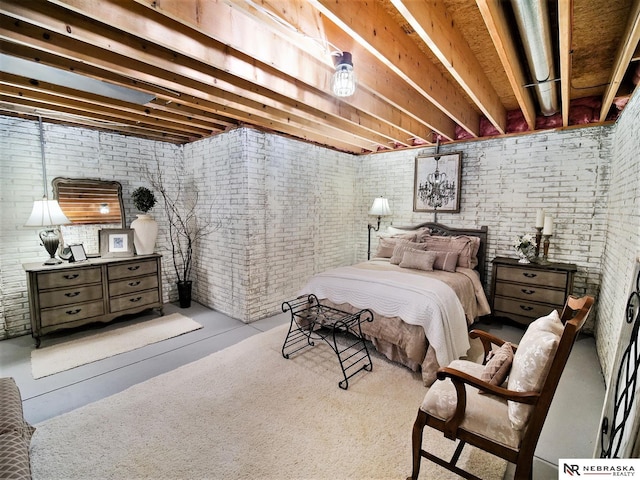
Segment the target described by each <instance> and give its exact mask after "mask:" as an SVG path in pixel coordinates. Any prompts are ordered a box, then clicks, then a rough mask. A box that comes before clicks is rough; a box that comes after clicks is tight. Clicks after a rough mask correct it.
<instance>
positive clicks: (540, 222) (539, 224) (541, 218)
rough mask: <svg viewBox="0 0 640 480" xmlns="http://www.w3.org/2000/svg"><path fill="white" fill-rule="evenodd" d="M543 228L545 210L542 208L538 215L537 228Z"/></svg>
mask: <svg viewBox="0 0 640 480" xmlns="http://www.w3.org/2000/svg"><path fill="white" fill-rule="evenodd" d="M543 226H544V210H543V209H542V208H539V209H538V212H537V214H536V228H542V227H543Z"/></svg>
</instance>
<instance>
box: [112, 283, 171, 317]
mask: <svg viewBox="0 0 640 480" xmlns="http://www.w3.org/2000/svg"><path fill="white" fill-rule="evenodd" d="M158 301H159V297H158V290H157V289H156V290H149V291H146V292H138V293H134V294H131V295H124V296H122V297H115V298H111V299H110V300H109V304H110V311H111V312H122V311H124V310H129V309H131V308H140V307H144V306H145V305H149V307H152V306H157V305H158V303H159V302H158Z"/></svg>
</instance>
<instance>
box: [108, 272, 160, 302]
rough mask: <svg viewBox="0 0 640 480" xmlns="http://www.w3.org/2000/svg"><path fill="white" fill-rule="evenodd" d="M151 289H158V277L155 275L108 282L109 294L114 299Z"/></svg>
mask: <svg viewBox="0 0 640 480" xmlns="http://www.w3.org/2000/svg"><path fill="white" fill-rule="evenodd" d="M152 288H158V277H157V276H155V275H153V276H148V277H138V278H129V279H126V280H118V281H115V282H110V283H109V294H110V295H111V296H112V297H116V296H118V295H125V294H129V293H135V292H141V291H143V290H150V289H152Z"/></svg>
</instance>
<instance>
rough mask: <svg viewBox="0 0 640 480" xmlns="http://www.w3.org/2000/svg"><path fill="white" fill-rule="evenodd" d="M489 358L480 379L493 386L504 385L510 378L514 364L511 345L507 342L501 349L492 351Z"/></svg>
mask: <svg viewBox="0 0 640 480" xmlns="http://www.w3.org/2000/svg"><path fill="white" fill-rule="evenodd" d="M487 358H488V359H489V361H488V362H487V364H486V365H485V366H484V370H483V371H482V376H481V377H480V379H481V380H483V381H485V382H488V383H490V384H491V385H502V384H503V383H504V381H505V380H506V379H507V377H508V376H509V370H511V364H512V363H513V348H511V343H509V342H505V343H503V344H502V346H501V347H500V348H498V349H495V350H491V351H490V352H489V355H488V357H487Z"/></svg>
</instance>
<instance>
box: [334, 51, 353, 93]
mask: <svg viewBox="0 0 640 480" xmlns="http://www.w3.org/2000/svg"><path fill="white" fill-rule="evenodd" d="M334 63H335V65H336V71H335V73H334V74H333V77H332V79H331V90H332V91H333V94H334V95H335V96H337V97H350V96H351V95H353V94H354V92H355V91H356V75H355V73H354V72H353V60H352V58H351V54H350V53H349V52H342V53H341V54H340V55H337V56H336V59H335V60H334Z"/></svg>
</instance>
